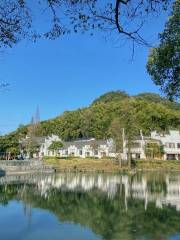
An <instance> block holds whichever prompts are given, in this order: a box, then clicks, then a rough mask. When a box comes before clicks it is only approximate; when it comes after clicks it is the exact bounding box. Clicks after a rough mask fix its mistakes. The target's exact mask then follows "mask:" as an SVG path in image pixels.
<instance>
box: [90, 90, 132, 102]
mask: <svg viewBox="0 0 180 240" xmlns="http://www.w3.org/2000/svg"><path fill="white" fill-rule="evenodd" d="M128 97H129V95H128V94H127V93H126V92H125V91H112V92H108V93H105V94H103V95H102V96H100V97H99V98H97V99H95V100H94V102H93V104H95V103H109V102H112V101H114V102H117V101H121V100H124V99H125V98H128Z"/></svg>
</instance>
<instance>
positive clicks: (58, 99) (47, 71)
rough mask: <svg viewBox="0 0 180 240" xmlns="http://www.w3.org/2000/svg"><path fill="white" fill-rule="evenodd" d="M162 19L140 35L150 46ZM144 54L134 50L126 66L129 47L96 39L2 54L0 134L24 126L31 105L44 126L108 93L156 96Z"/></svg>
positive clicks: (25, 45)
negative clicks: (3, 86) (6, 87)
mask: <svg viewBox="0 0 180 240" xmlns="http://www.w3.org/2000/svg"><path fill="white" fill-rule="evenodd" d="M166 18H167V16H161V17H160V18H159V19H151V21H150V22H149V24H148V25H147V26H146V28H145V29H144V33H145V35H146V36H147V37H148V39H150V40H151V42H152V43H153V44H155V43H157V41H158V40H157V34H158V32H161V31H162V30H163V27H164V23H165V21H166ZM148 51H149V49H147V48H145V47H138V48H136V50H135V56H134V60H133V61H131V54H132V49H131V46H130V44H126V45H121V44H120V43H115V42H114V41H112V40H109V41H106V40H105V39H104V37H103V35H102V34H101V33H97V34H95V35H94V36H89V35H88V34H85V35H80V34H79V35H67V36H64V37H63V38H60V39H57V40H55V41H48V40H40V41H38V42H37V43H32V42H27V41H22V42H20V43H19V44H18V45H16V46H15V47H14V48H12V49H7V50H6V53H4V54H1V55H0V73H1V74H0V82H8V83H9V84H10V87H9V90H7V91H6V90H4V91H1V92H0V103H1V108H0V134H4V133H7V132H10V131H12V130H14V129H16V127H17V126H18V125H19V124H26V123H29V121H30V119H31V116H32V114H33V113H34V112H35V110H36V107H37V105H38V106H39V108H40V115H41V119H42V120H44V119H49V118H53V117H55V116H57V115H59V114H61V113H62V112H63V111H65V110H72V109H76V108H81V107H84V106H88V105H89V104H90V103H91V102H92V101H93V100H94V99H95V98H97V97H98V96H100V95H102V94H104V93H106V92H108V91H112V90H118V89H120V90H125V91H126V92H128V93H129V94H137V93H140V92H157V93H158V92H159V91H158V87H157V86H155V85H154V84H153V82H152V81H151V79H150V77H149V76H148V74H147V73H146V68H145V65H146V61H147V56H148Z"/></svg>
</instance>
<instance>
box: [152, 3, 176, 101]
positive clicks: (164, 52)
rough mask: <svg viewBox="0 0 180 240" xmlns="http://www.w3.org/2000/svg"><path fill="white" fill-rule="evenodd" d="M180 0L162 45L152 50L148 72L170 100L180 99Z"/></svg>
mask: <svg viewBox="0 0 180 240" xmlns="http://www.w3.org/2000/svg"><path fill="white" fill-rule="evenodd" d="M179 26H180V0H176V1H175V2H174V4H173V12H172V15H171V16H170V17H169V19H168V22H167V23H166V25H165V29H164V32H163V33H161V34H160V44H159V46H158V47H156V48H153V49H151V52H150V55H149V58H148V63H147V71H148V72H149V74H150V75H151V76H152V78H153V81H154V83H155V84H156V85H158V86H160V87H161V89H162V90H163V92H164V93H165V94H166V95H167V96H168V97H169V99H170V100H173V99H175V98H179V97H180V27H179Z"/></svg>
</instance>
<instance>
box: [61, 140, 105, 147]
mask: <svg viewBox="0 0 180 240" xmlns="http://www.w3.org/2000/svg"><path fill="white" fill-rule="evenodd" d="M106 144H107V142H106V141H105V140H95V139H92V140H79V141H73V142H63V149H67V148H68V147H70V146H75V147H77V148H78V149H82V148H83V147H84V146H86V145H90V146H91V147H93V146H97V147H99V146H101V145H106Z"/></svg>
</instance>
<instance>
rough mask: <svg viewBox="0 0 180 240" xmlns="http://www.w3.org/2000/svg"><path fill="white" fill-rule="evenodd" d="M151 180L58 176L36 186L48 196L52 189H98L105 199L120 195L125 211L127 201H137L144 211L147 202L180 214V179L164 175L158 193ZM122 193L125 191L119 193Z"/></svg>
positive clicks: (99, 176) (144, 176)
mask: <svg viewBox="0 0 180 240" xmlns="http://www.w3.org/2000/svg"><path fill="white" fill-rule="evenodd" d="M153 181H154V180H153V179H152V180H149V179H148V178H147V177H146V175H143V176H141V177H137V176H135V177H133V178H130V177H128V176H127V175H103V174H98V175H90V174H61V175H59V176H56V177H54V176H49V177H47V178H45V179H42V180H40V181H39V182H38V188H39V191H41V194H42V195H44V196H47V191H48V189H50V188H51V187H55V188H58V189H61V190H63V191H90V190H92V189H99V190H100V191H102V192H103V193H105V194H107V196H108V197H110V198H113V197H114V196H115V195H116V194H117V193H121V194H122V193H123V194H124V197H125V204H126V205H127V208H128V199H129V198H131V197H132V198H133V199H139V200H143V201H144V207H145V209H146V208H147V207H148V203H149V202H155V204H156V207H160V208H162V207H163V205H167V206H168V205H171V206H173V207H176V210H177V211H180V176H171V175H167V176H166V177H165V178H164V180H163V182H162V183H161V184H162V187H161V189H160V190H159V189H156V188H154V189H153V188H152V186H151V184H152V185H154V184H156V183H155V182H153ZM122 189H124V191H121V190H122Z"/></svg>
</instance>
